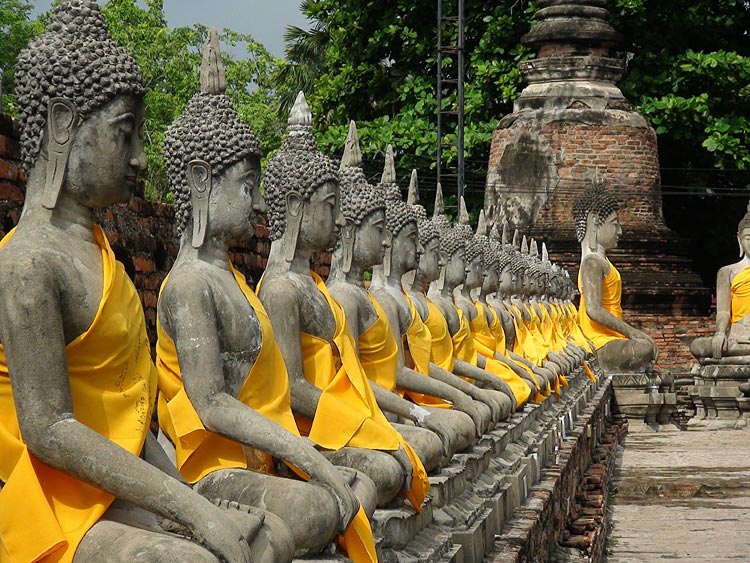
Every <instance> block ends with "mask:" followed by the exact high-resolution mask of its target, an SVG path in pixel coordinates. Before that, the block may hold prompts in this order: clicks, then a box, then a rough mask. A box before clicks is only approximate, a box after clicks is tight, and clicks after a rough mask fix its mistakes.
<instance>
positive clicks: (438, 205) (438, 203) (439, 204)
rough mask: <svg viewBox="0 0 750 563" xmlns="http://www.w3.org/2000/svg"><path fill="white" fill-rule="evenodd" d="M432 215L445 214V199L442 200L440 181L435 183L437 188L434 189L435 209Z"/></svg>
mask: <svg viewBox="0 0 750 563" xmlns="http://www.w3.org/2000/svg"><path fill="white" fill-rule="evenodd" d="M432 214H433V216H435V217H437V216H438V215H445V201H444V200H443V186H442V184H441V183H440V182H438V183H437V189H436V190H435V210H434V211H433V213H432Z"/></svg>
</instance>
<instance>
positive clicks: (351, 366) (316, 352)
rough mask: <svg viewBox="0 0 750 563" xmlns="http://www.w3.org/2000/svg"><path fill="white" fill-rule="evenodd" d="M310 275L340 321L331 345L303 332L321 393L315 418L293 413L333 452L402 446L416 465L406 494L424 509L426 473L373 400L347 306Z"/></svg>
mask: <svg viewBox="0 0 750 563" xmlns="http://www.w3.org/2000/svg"><path fill="white" fill-rule="evenodd" d="M310 274H311V275H312V277H313V279H314V280H315V283H316V284H317V286H318V290H319V291H320V292H321V293H322V294H323V296H324V297H325V299H326V301H328V306H329V307H330V309H331V312H332V313H333V316H334V319H335V321H336V333H335V334H334V337H333V345H332V344H331V343H330V342H328V341H326V340H323V339H322V338H318V337H317V336H313V335H312V334H306V333H302V334H301V335H300V340H301V343H302V359H303V363H304V368H303V369H304V373H305V379H307V381H308V382H309V383H311V384H312V385H315V386H316V387H317V388H318V389H320V390H321V391H322V392H323V393H322V394H321V396H320V400H319V401H318V408H317V409H316V411H315V418H314V419H313V420H312V421H311V420H310V419H308V418H306V417H303V416H301V415H298V414H295V418H296V420H297V426H298V427H299V429H300V432H301V433H302V434H303V435H307V436H309V437H310V439H311V440H312V441H313V442H315V443H316V444H318V445H319V446H321V447H323V448H326V449H329V450H338V449H341V448H343V447H344V446H353V447H358V448H366V449H371V450H396V449H398V446H399V445H401V446H402V447H403V448H404V450H406V453H407V454H408V455H409V457H410V459H411V461H412V465H413V467H414V473H413V478H412V484H411V491H410V492H409V493H407V494H406V497H407V498H408V499H409V501H410V502H411V503H412V505H413V506H414V508H416V509H417V510H420V511H421V510H422V503H423V502H424V499H425V497H426V496H427V493H428V492H429V489H430V482H429V480H428V479H427V472H426V471H425V469H424V466H423V465H422V462H421V461H420V460H419V457H418V456H417V454H416V452H415V451H414V449H413V448H412V447H411V446H410V445H409V444H408V443H407V442H406V441H405V440H404V439H403V438H402V437H401V434H399V433H398V431H397V430H396V429H395V428H393V426H391V425H390V424H389V422H388V421H387V420H386V418H385V416H384V415H383V412H382V411H381V410H380V407H379V406H378V404H377V402H375V395H374V394H373V392H372V388H371V387H370V384H369V382H368V381H367V376H366V375H365V372H364V370H363V369H362V364H360V362H359V358H358V357H357V352H356V348H355V346H354V341H353V339H352V336H351V334H350V333H349V329H348V328H347V326H346V317H345V316H344V310H343V309H342V308H341V305H339V304H338V303H337V302H336V300H335V299H333V297H331V294H330V293H328V289H327V288H326V285H325V283H324V282H323V280H322V279H321V278H320V276H318V275H317V274H316V273H315V272H310ZM334 347H335V348H334Z"/></svg>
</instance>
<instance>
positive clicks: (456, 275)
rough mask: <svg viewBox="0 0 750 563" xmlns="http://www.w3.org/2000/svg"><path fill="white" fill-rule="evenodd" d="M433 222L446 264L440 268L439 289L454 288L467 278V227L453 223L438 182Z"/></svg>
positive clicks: (443, 260)
mask: <svg viewBox="0 0 750 563" xmlns="http://www.w3.org/2000/svg"><path fill="white" fill-rule="evenodd" d="M432 222H433V224H434V225H435V228H436V230H437V232H438V236H439V237H440V258H441V260H442V262H443V264H444V266H443V267H442V269H441V270H440V278H439V279H438V282H437V285H438V289H440V290H442V289H444V288H445V289H450V290H452V289H453V288H455V287H456V286H458V285H461V284H462V283H464V280H465V279H466V229H465V228H463V227H461V226H455V225H452V224H451V222H450V221H449V220H448V217H447V216H446V215H445V210H444V207H443V191H442V187H441V186H440V184H438V189H437V196H436V198H435V215H434V216H433V218H432Z"/></svg>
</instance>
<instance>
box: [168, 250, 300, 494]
mask: <svg viewBox="0 0 750 563" xmlns="http://www.w3.org/2000/svg"><path fill="white" fill-rule="evenodd" d="M229 268H230V270H231V271H232V274H233V275H234V279H235V281H236V282H237V285H238V286H239V288H240V290H241V291H242V293H243V295H244V296H245V298H246V299H247V302H248V304H249V305H250V307H251V308H252V309H253V311H255V316H256V317H257V319H258V322H259V323H260V330H261V348H260V352H259V353H258V357H257V358H256V359H255V363H253V366H252V368H251V369H250V372H249V373H248V376H247V378H246V379H245V382H244V384H243V386H242V389H241V390H240V392H239V394H238V395H237V400H238V401H240V402H241V403H243V404H245V405H247V406H248V407H250V408H251V409H253V410H254V411H256V412H258V413H260V414H262V415H263V416H265V417H266V418H269V419H271V420H272V421H274V422H275V423H276V424H278V425H279V426H281V427H282V428H285V429H286V430H288V431H289V432H291V433H292V434H295V435H297V436H299V431H298V430H297V425H296V423H295V421H294V416H293V415H292V410H291V405H290V397H289V377H288V375H287V373H286V366H285V365H284V359H283V358H282V357H281V352H280V351H279V347H278V346H277V345H276V340H275V339H274V335H273V329H272V328H271V321H270V320H269V318H268V315H267V314H266V310H265V309H264V308H263V305H262V304H261V302H260V300H259V299H258V298H257V297H256V295H255V293H253V290H252V289H250V287H249V286H248V285H247V282H246V280H245V276H243V275H242V274H241V273H240V272H238V271H237V270H235V269H234V267H233V266H232V265H231V264H229ZM166 283H167V281H166V280H165V281H164V284H166ZM164 284H162V290H163V289H164ZM157 334H158V340H157V343H156V369H157V371H158V372H159V390H160V391H161V393H160V394H159V424H160V426H161V427H162V430H164V433H165V434H166V435H167V436H169V439H170V440H172V442H173V443H174V445H175V449H176V450H177V467H178V468H179V470H180V473H182V475H183V476H184V477H185V479H187V480H188V481H189V482H190V483H196V482H197V481H199V480H201V479H203V477H205V476H206V475H208V474H209V473H211V472H213V471H216V470H219V469H232V468H242V469H246V468H247V467H248V459H247V456H246V455H245V450H244V449H243V446H242V444H240V443H239V442H235V441H234V440H230V439H228V438H225V437H223V436H221V435H220V434H217V433H215V432H211V431H209V430H206V428H205V427H204V426H203V423H202V422H201V420H200V417H199V416H198V413H197V412H195V409H194V408H193V404H192V403H191V402H190V399H189V398H188V395H187V393H186V391H185V384H184V382H183V379H182V372H181V370H180V364H179V361H178V358H177V350H176V348H175V344H174V341H173V340H172V339H171V338H170V337H169V335H167V333H166V332H164V329H163V328H162V326H161V323H160V322H157ZM254 454H255V456H254V457H255V458H257V459H253V460H252V461H253V462H255V463H253V469H258V470H260V471H262V472H264V473H272V472H273V462H272V460H271V456H270V455H268V454H267V453H265V452H262V451H255V452H254Z"/></svg>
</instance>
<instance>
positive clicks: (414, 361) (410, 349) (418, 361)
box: [399, 293, 453, 409]
mask: <svg viewBox="0 0 750 563" xmlns="http://www.w3.org/2000/svg"><path fill="white" fill-rule="evenodd" d="M404 298H405V299H406V303H407V304H408V305H409V314H410V315H411V324H410V325H409V329H408V330H407V331H406V337H405V339H404V340H405V347H404V355H405V356H406V358H405V359H406V360H407V363H410V364H411V365H409V367H410V368H412V369H413V370H414V371H416V372H417V373H421V374H422V375H424V376H426V377H429V376H430V358H431V356H432V334H431V333H430V329H428V328H427V325H425V324H424V322H423V321H422V317H421V316H420V315H419V311H417V308H416V307H415V306H414V302H413V301H412V300H411V298H410V297H409V296H408V295H407V294H406V293H404ZM452 358H453V356H452V355H451V360H452ZM409 360H410V361H409ZM399 393H400V394H401V396H406V397H408V398H409V399H411V400H412V401H413V402H414V403H416V404H417V405H419V406H421V407H432V408H437V409H452V408H453V405H452V404H451V403H449V402H447V401H444V400H443V399H441V398H440V397H433V396H432V395H425V394H424V393H419V392H417V391H411V390H407V389H403V390H399Z"/></svg>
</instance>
